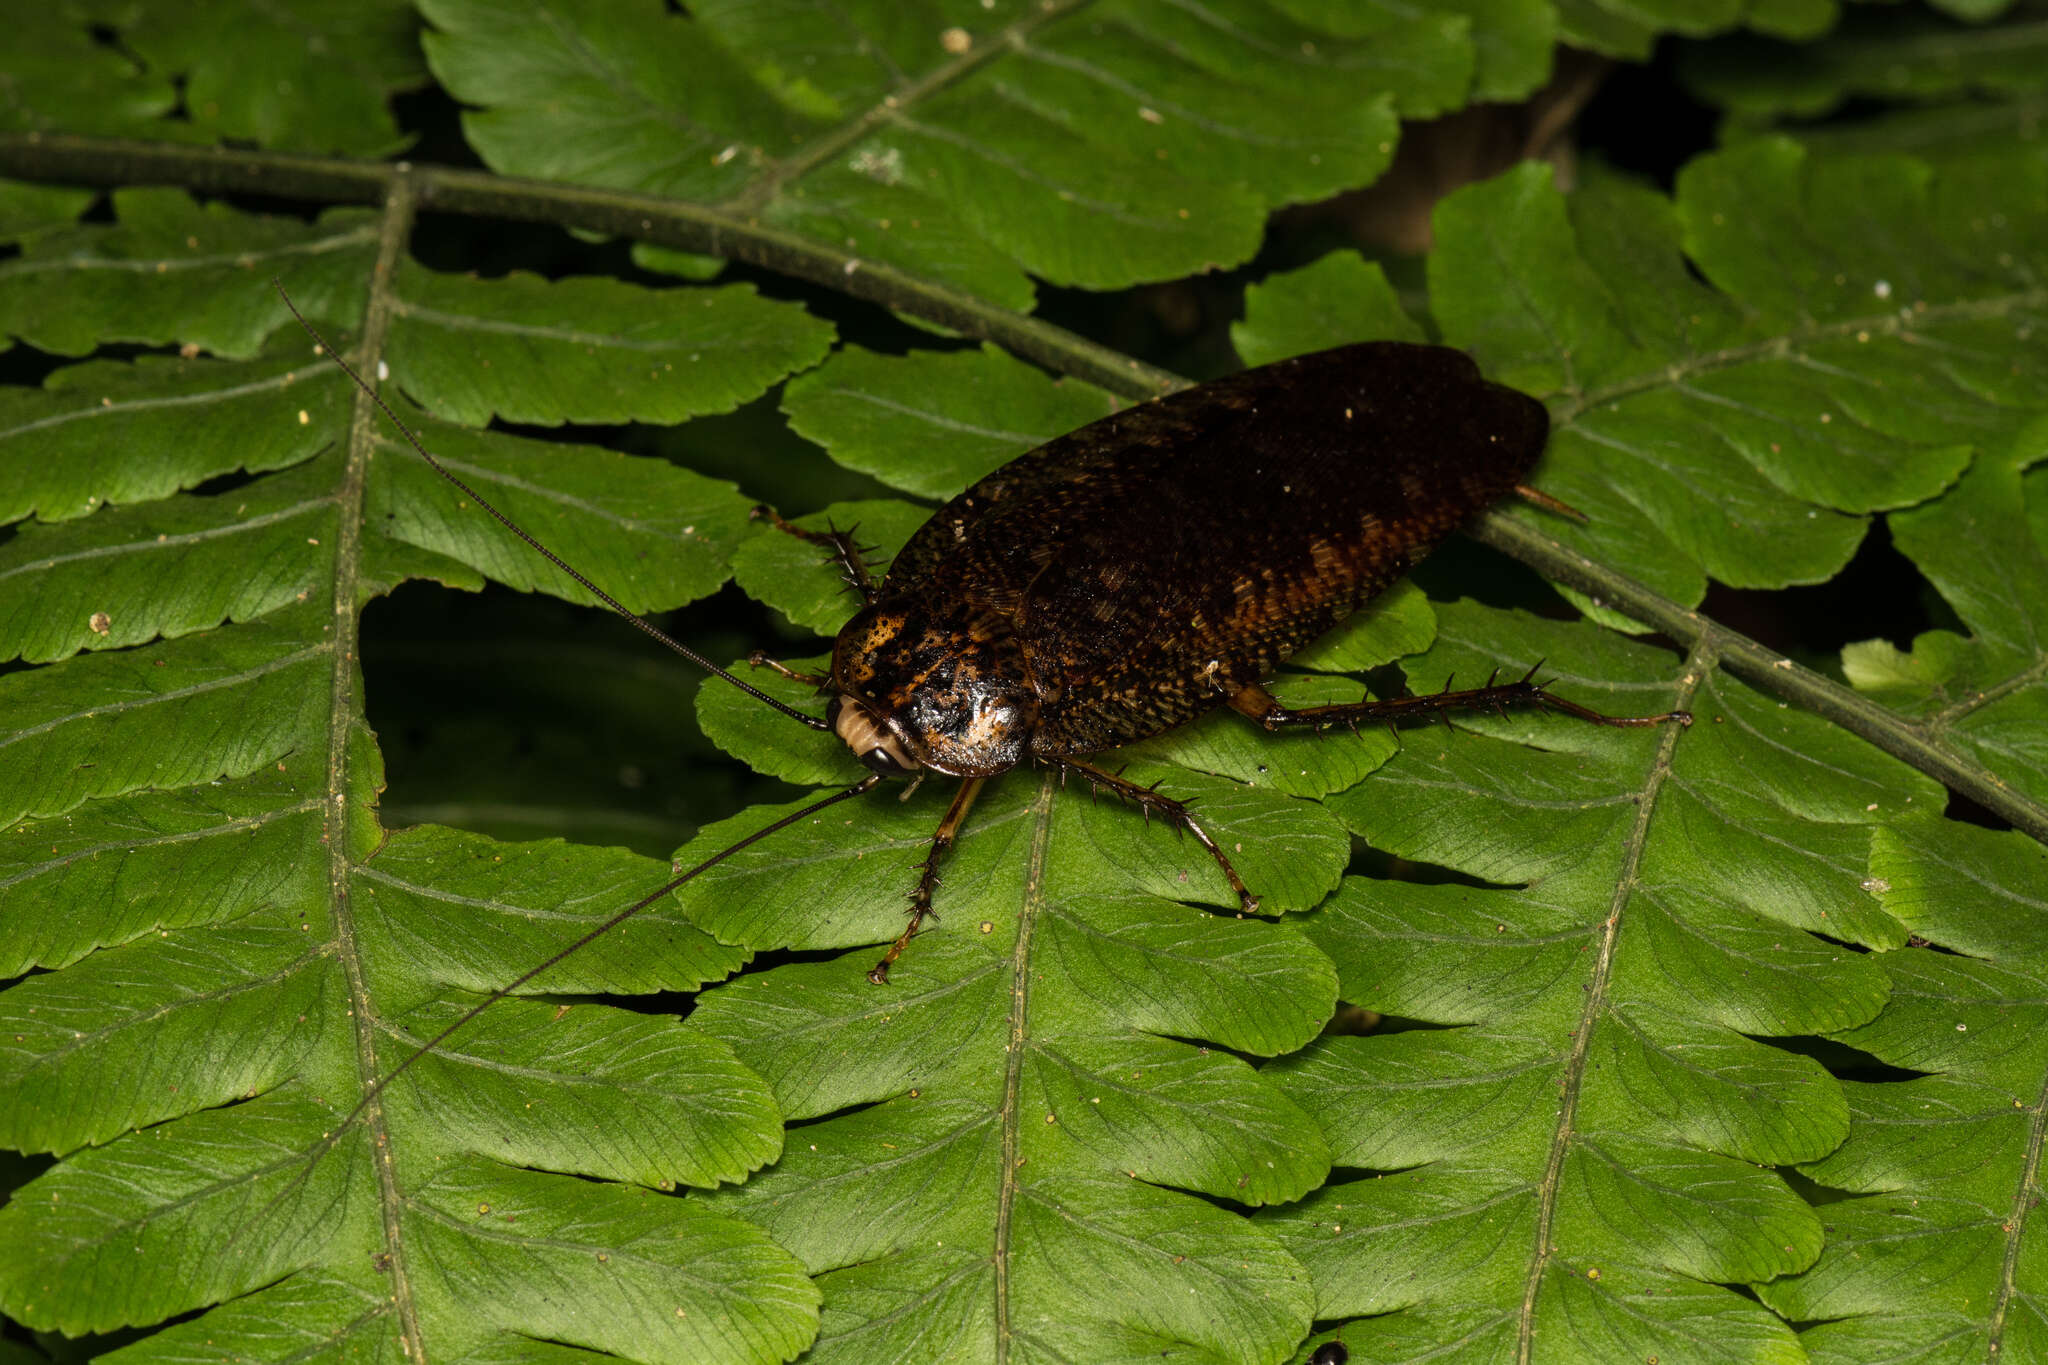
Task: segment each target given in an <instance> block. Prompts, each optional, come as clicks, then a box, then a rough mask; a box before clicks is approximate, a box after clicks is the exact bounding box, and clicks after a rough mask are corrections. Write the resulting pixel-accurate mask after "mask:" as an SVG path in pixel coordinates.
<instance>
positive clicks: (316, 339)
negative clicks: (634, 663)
mask: <svg viewBox="0 0 2048 1365" xmlns="http://www.w3.org/2000/svg"><path fill="white" fill-rule="evenodd" d="M270 283H271V287H272V288H274V289H276V290H277V296H278V297H279V298H281V299H283V300H284V306H285V307H286V308H288V309H290V310H291V315H292V316H293V317H294V318H296V319H297V320H298V324H299V326H300V327H302V328H304V329H305V332H306V335H307V336H309V337H311V338H313V344H314V346H316V347H318V348H319V350H320V351H321V353H323V354H325V355H326V356H327V357H328V358H329V359H330V360H332V361H333V362H334V363H335V364H336V365H339V366H340V367H341V372H342V373H343V374H345V375H347V376H348V377H349V378H350V379H352V380H354V381H355V386H356V387H357V388H358V389H360V390H362V392H363V395H364V396H365V397H366V398H368V399H369V400H370V401H371V402H372V403H375V404H376V405H377V410H378V411H379V412H381V413H383V414H384V416H385V419H386V420H388V421H389V422H390V423H391V425H392V426H394V427H397V428H398V430H399V433H400V434H401V435H403V436H404V437H405V440H406V444H408V445H410V446H411V447H412V448H413V449H414V450H416V451H418V452H419V454H420V458H421V459H423V460H425V461H426V462H427V463H428V464H430V465H432V466H433V468H434V472H435V473H437V474H439V475H440V476H441V477H442V478H444V479H446V480H448V482H450V483H452V484H454V485H455V486H456V487H457V488H459V489H461V490H462V493H463V495H464V496H465V497H467V498H469V500H470V501H472V502H474V503H475V504H476V505H477V506H479V507H481V508H483V509H484V511H486V512H488V513H490V514H491V516H492V517H493V518H494V519H495V520H496V521H497V523H498V524H499V525H500V526H503V527H504V528H505V529H506V530H508V531H510V532H511V533H512V534H513V535H515V536H518V537H519V538H520V539H521V540H523V541H525V542H526V543H527V544H528V545H529V546H531V547H532V548H533V550H534V551H535V552H536V553H538V554H539V555H540V556H541V557H542V558H543V559H545V560H547V562H548V563H550V564H552V565H554V566H555V567H556V568H557V569H560V570H561V571H562V573H563V574H565V575H567V576H568V577H569V578H570V579H571V580H572V581H573V582H575V584H576V585H577V586H578V587H580V588H582V589H583V590H584V591H585V592H587V593H589V594H590V595H591V596H592V597H595V598H596V599H597V600H598V601H600V602H602V603H604V605H606V606H607V607H610V608H611V609H612V610H613V611H615V612H617V613H618V614H619V615H620V616H623V617H624V618H625V619H626V620H628V621H630V622H632V623H633V625H634V626H636V627H637V628H639V629H640V630H641V631H642V632H644V633H645V634H647V635H648V636H650V637H652V638H653V639H656V640H658V641H660V642H661V643H662V644H664V645H666V646H668V647H669V648H670V649H672V650H674V651H675V652H676V653H678V654H680V655H682V656H683V657H684V658H685V659H688V660H689V661H690V662H691V663H693V664H695V665H697V667H699V668H701V669H703V670H704V671H705V672H706V673H709V674H710V675H711V676H712V677H714V678H721V679H723V680H724V681H726V682H729V683H731V684H732V685H733V686H734V687H737V688H738V689H739V690H740V691H742V692H744V693H746V694H747V695H748V696H750V697H752V698H753V699H754V700H756V701H758V702H761V703H763V704H765V705H767V706H771V707H773V708H774V709H776V710H777V711H780V712H781V713H782V714H783V715H785V716H788V717H789V718H790V719H791V720H794V721H798V722H801V723H802V724H804V725H807V726H809V727H810V728H811V729H813V730H829V729H830V728H831V726H830V725H829V724H828V723H827V722H825V721H823V720H821V719H819V718H818V717H817V716H809V715H805V714H804V713H803V712H802V711H799V710H797V709H796V708H795V707H794V706H790V705H787V704H785V703H783V702H780V701H777V700H776V699H775V698H773V697H771V696H769V695H768V694H767V693H766V692H763V691H762V690H761V689H760V688H758V687H755V686H754V685H753V684H752V683H749V682H746V681H744V680H742V679H740V678H737V677H735V676H733V675H732V674H731V673H729V672H727V671H726V670H725V669H723V668H720V667H719V666H718V665H717V664H715V663H712V662H711V660H709V659H707V658H705V657H704V656H703V655H702V654H699V653H698V652H697V651H696V650H694V649H691V648H690V647H689V646H688V645H686V644H684V643H683V642H682V641H681V640H678V639H676V638H675V637H674V636H672V635H670V634H669V633H668V632H667V631H665V630H663V629H662V628H661V627H660V626H657V625H655V624H654V622H652V621H650V620H648V619H647V618H646V617H644V616H642V615H640V614H639V613H638V612H634V611H629V610H627V608H626V606H625V604H624V603H622V602H620V601H619V599H618V598H616V597H613V596H612V595H611V594H610V593H608V592H606V591H605V590H604V589H603V588H600V587H598V586H597V584H595V583H593V582H591V581H590V580H589V579H588V578H587V577H585V576H584V575H583V574H582V573H581V572H580V571H578V570H577V569H576V568H575V567H574V566H572V565H571V564H569V563H568V561H566V560H564V559H563V558H562V557H561V556H560V555H558V554H556V553H555V552H554V551H553V550H550V549H549V548H548V547H547V546H545V545H543V544H541V543H540V541H539V540H538V539H536V538H535V537H534V536H533V535H532V534H530V533H529V532H528V531H527V529H526V528H525V527H523V526H521V525H520V524H519V523H518V522H516V521H514V520H512V518H510V517H508V516H506V515H505V514H504V513H503V512H501V511H499V510H498V509H497V508H496V507H495V506H493V505H492V504H491V501H490V500H489V499H488V498H486V497H484V496H483V495H482V494H481V493H478V492H477V491H476V490H475V489H474V488H471V487H470V486H469V485H468V484H467V483H464V482H463V481H462V477H461V476H460V475H458V474H457V473H456V472H455V471H454V470H452V469H450V468H448V466H446V465H444V464H442V463H441V462H440V461H439V460H438V459H436V458H434V453H433V452H432V451H430V450H428V449H427V447H426V443H425V442H423V441H422V440H420V438H419V437H418V436H416V435H414V434H413V430H412V428H411V427H409V426H407V425H406V424H405V420H404V419H403V418H401V417H400V416H399V415H398V414H397V413H396V412H394V411H392V408H391V405H390V404H389V403H387V402H385V401H384V396H383V395H382V394H380V393H378V392H377V391H376V390H375V389H374V388H372V387H370V385H369V383H368V381H366V380H365V379H364V378H363V377H362V376H361V375H360V374H357V373H356V370H355V367H354V366H352V365H350V364H349V363H348V361H346V360H345V359H343V358H342V355H341V352H339V351H337V350H335V349H334V348H333V347H332V346H329V345H328V344H327V339H326V338H325V337H323V336H321V335H320V332H319V330H318V329H317V328H315V327H314V326H313V324H312V323H311V322H309V321H307V319H306V315H305V314H304V313H301V312H300V311H299V306H298V305H297V304H295V303H293V302H292V299H291V295H289V294H287V293H286V292H285V288H284V282H283V281H281V280H277V279H272V280H271V282H270Z"/></svg>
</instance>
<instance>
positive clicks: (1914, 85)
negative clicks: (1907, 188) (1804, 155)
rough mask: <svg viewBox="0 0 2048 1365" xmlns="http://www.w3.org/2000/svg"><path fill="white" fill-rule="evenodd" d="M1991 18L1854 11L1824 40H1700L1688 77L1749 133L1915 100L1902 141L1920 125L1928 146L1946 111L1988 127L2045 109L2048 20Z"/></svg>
mask: <svg viewBox="0 0 2048 1365" xmlns="http://www.w3.org/2000/svg"><path fill="white" fill-rule="evenodd" d="M1949 8H1950V9H1951V11H1952V12H1953V11H1955V10H1960V9H1963V8H1964V6H1962V5H1955V6H1950V7H1949ZM1984 8H1987V9H1994V10H1995V9H1999V8H2004V6H2002V5H1992V6H1986V7H1984ZM1986 17H1988V15H1985V14H1981V13H1980V14H1972V15H1967V16H1965V15H1961V14H1956V15H1955V17H1953V18H1950V17H1944V16H1940V15H1936V14H1931V13H1924V12H1922V13H1914V12H1907V13H1905V14H1886V15H1882V16H1880V15H1878V14H1874V13H1869V12H1863V13H1855V12H1852V13H1850V14H1849V15H1847V16H1846V18H1845V19H1844V21H1843V23H1842V24H1841V26H1840V27H1839V28H1837V29H1836V30H1835V31H1834V32H1832V33H1830V34H1828V35H1827V36H1826V37H1825V38H1823V39H1822V40H1821V41H1819V42H1799V43H1786V42H1770V41H1766V40H1764V39H1761V38H1755V37H1747V36H1745V37H1731V38H1728V39H1725V40H1722V41H1720V42H1716V43H1709V44H1705V45H1702V46H1700V47H1696V48H1694V49H1692V50H1691V51H1689V52H1688V53H1687V54H1686V61H1685V63H1684V66H1683V71H1682V75H1683V78H1684V80H1685V82H1686V84H1687V85H1688V86H1689V87H1691V88H1692V90H1693V91H1694V92H1695V93H1696V94H1698V95H1699V96H1700V97H1702V98H1704V99H1706V100H1708V101H1710V102H1711V103H1713V104H1715V105H1717V106H1719V107H1721V108H1723V109H1726V110H1728V111H1729V113H1730V114H1731V115H1732V116H1733V122H1734V124H1735V126H1736V127H1737V128H1739V129H1741V130H1743V131H1746V132H1759V131H1763V130H1765V129H1767V128H1770V127H1772V126H1773V125H1776V124H1779V123H1781V122H1784V121H1786V120H1789V119H1799V120H1810V119H1817V118H1820V117H1822V116H1823V115H1826V114H1828V113H1830V112H1832V111H1834V110H1835V109H1838V108H1840V107H1841V106H1842V105H1843V104H1845V103H1846V102H1848V101H1849V100H1852V99H1865V100H1875V101H1888V102H1896V103H1899V104H1902V105H1906V106H1909V108H1908V109H1907V110H1905V111H1902V113H1901V114H1900V115H1894V116H1892V117H1893V120H1894V122H1895V123H1896V124H1897V125H1898V126H1895V127H1894V128H1893V130H1892V131H1891V133H1890V138H1891V142H1892V145H1894V146H1896V145H1898V142H1899V140H1900V133H1901V131H1902V130H1903V128H1904V127H1906V126H1910V127H1912V128H1914V129H1916V130H1917V131H1918V135H1917V136H1916V137H1915V138H1914V141H1915V142H1916V143H1917V144H1918V149H1919V150H1922V151H1925V150H1927V149H1928V146H1929V142H1928V139H1927V133H1928V131H1929V130H1932V129H1936V128H1938V127H1939V126H1940V123H1939V121H1938V120H1939V119H1940V116H1942V115H1944V114H1961V115H1965V116H1967V117H1968V118H1969V119H1970V120H1972V121H1976V122H1978V123H1979V125H1980V126H1982V125H1983V123H1984V122H1985V121H1986V120H1987V117H1988V118H1989V119H1990V120H1992V121H1993V122H1994V126H1997V125H1999V124H2003V125H2007V126H2008V127H2009V126H2011V125H2013V124H2015V123H2017V121H2018V120H2021V119H2024V118H2026V117H2029V116H2030V111H2031V110H2032V109H2034V108H2036V107H2038V103H2039V99H2040V96H2041V95H2042V93H2043V91H2044V83H2048V75H2044V73H2048V62H2044V57H2048V25H2043V24H2042V22H2041V21H2040V19H2039V17H2038V16H2037V15H2028V14H2025V13H2019V14H2011V15H2008V16H2006V19H2005V21H2004V22H2002V23H1995V24H1991V25H1986V24H1984V23H1983V22H1982V20H1983V19H1984V18H1986ZM1957 19H1967V20H1968V22H1957ZM2001 106H2002V107H2001ZM1930 115H1932V117H1930ZM2008 136H2009V134H2008ZM1987 142H1989V140H1987ZM1990 145H1998V144H1997V143H1990Z"/></svg>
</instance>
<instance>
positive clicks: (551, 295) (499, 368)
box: [390, 269, 832, 426]
mask: <svg viewBox="0 0 2048 1365" xmlns="http://www.w3.org/2000/svg"><path fill="white" fill-rule="evenodd" d="M398 291H399V295H400V300H401V301H400V304H399V307H398V322H397V325H396V326H394V327H393V328H392V331H391V355H390V364H391V367H392V369H393V370H394V371H397V372H398V373H399V374H400V376H401V379H400V382H401V383H403V384H404V385H405V387H406V391H407V392H408V393H410V394H412V395H413V397H415V398H416V399H418V400H419V401H420V402H421V403H423V404H425V405H426V406H427V407H429V408H431V409H433V410H434V411H436V412H438V413H439V414H441V415H442V416H444V417H446V418H448V419H450V420H451V421H456V422H462V423H465V424H467V425H470V426H482V425H484V424H485V423H486V422H488V421H490V420H491V418H492V417H494V416H495V417H498V418H500V419H502V420H504V421H507V422H531V423H538V424H542V425H548V426H552V425H555V424H558V423H561V422H620V421H628V420H640V421H653V422H680V421H682V420H683V419H684V418H686V417H695V416H699V415H701V414H703V413H707V412H730V411H732V410H733V409H734V408H736V407H738V406H739V405H740V404H741V403H744V402H746V401H747V400H748V399H750V398H756V397H759V396H760V394H761V393H762V392H763V391H764V390H766V389H767V387H768V386H769V385H770V384H772V383H774V382H775V381H777V380H779V379H781V378H782V377H784V376H785V375H788V374H790V373H792V372H793V371H796V370H800V369H805V368H808V367H809V366H811V365H813V364H815V363H816V362H817V361H819V360H821V359H823V357H824V355H825V352H826V350H827V349H829V348H830V346H831V344H832V329H831V327H830V326H829V325H827V324H825V323H822V322H819V321H818V320H816V319H814V318H812V317H810V316H809V315H808V314H806V313H804V312H803V311H802V310H801V309H799V308H796V307H794V306H793V305H790V304H786V303H775V302H772V301H770V300H767V299H763V298H761V297H760V296H759V295H758V294H756V293H755V291H754V289H753V287H752V286H750V285H727V286H725V287H723V288H719V289H675V290H665V291H662V292H659V293H657V292H652V291H649V290H646V289H635V288H631V287H628V286H626V285H622V284H617V283H614V282H612V281H610V280H563V281H561V282H559V283H554V284H550V283H548V282H547V281H545V280H541V279H538V278H536V277H533V276H530V275H513V276H511V277H510V278H508V279H505V280H495V281H488V282H486V281H482V280H466V279H463V278H461V277H460V276H454V275H436V274H433V273H431V272H429V271H425V270H418V269H410V270H406V271H404V272H402V274H401V275H400V278H399V284H398ZM563 319H573V320H574V321H573V322H567V323H565V322H564V321H563ZM458 335H460V336H462V337H463V338H464V339H465V340H466V341H467V343H468V344H466V345H465V344H462V342H461V341H458V339H457V338H458Z"/></svg>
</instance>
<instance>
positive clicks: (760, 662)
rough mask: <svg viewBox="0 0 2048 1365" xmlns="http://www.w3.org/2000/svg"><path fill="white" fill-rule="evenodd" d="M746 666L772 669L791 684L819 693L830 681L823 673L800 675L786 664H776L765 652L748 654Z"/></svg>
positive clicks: (759, 650)
mask: <svg viewBox="0 0 2048 1365" xmlns="http://www.w3.org/2000/svg"><path fill="white" fill-rule="evenodd" d="M747 664H748V666H749V667H752V668H772V669H774V670H775V671H776V672H777V673H780V674H781V675H782V676H783V677H785V678H787V679H789V680H790V681H791V682H800V683H803V684H804V685H805V686H807V687H815V688H817V689H818V690H819V691H821V692H822V691H824V690H825V684H826V683H828V682H830V681H831V679H830V678H827V677H826V676H825V675H824V674H823V673H800V672H798V671H797V670H796V669H794V668H791V667H790V666H789V665H788V664H784V663H778V662H776V661H775V660H774V659H771V658H769V657H768V653H767V651H766V650H761V649H757V650H755V651H754V652H753V653H752V654H749V655H748V656H747Z"/></svg>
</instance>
